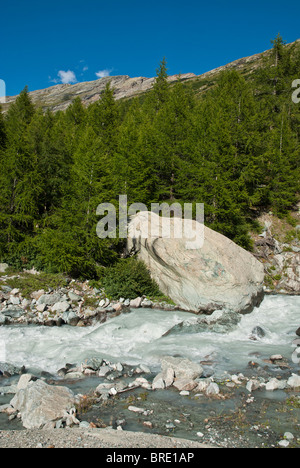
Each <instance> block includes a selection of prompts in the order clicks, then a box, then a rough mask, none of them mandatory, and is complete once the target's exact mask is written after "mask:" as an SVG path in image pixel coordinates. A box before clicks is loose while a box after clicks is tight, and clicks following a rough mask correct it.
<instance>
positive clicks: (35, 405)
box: [10, 380, 75, 429]
mask: <svg viewBox="0 0 300 468" xmlns="http://www.w3.org/2000/svg"><path fill="white" fill-rule="evenodd" d="M22 387H23V386H22ZM74 402H75V397H74V394H73V393H72V391H71V390H69V389H68V388H66V387H58V386H57V387H56V386H52V385H48V384H46V383H45V382H43V381H42V380H38V381H36V382H29V383H28V384H27V385H26V386H24V387H23V388H20V389H19V390H18V391H17V393H16V395H15V396H14V398H13V399H12V400H11V402H10V404H11V406H12V407H13V408H15V409H16V410H17V411H19V412H20V413H21V417H22V423H23V426H24V427H25V428H26V429H39V428H41V427H43V426H45V425H46V424H48V423H50V422H52V421H57V420H59V419H61V418H63V417H64V416H65V412H66V411H68V410H70V409H71V408H72V407H73V406H74Z"/></svg>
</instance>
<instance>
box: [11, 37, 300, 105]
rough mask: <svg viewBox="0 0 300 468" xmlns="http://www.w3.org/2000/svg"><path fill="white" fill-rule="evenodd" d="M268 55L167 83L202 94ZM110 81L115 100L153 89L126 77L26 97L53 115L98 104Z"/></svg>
mask: <svg viewBox="0 0 300 468" xmlns="http://www.w3.org/2000/svg"><path fill="white" fill-rule="evenodd" d="M295 43H299V44H300V40H297V41H295ZM295 43H292V44H291V45H293V44H295ZM269 53H270V50H267V51H265V52H262V53H259V54H255V55H252V56H249V57H244V58H241V59H238V60H235V61H234V62H231V63H228V64H227V65H223V66H220V67H218V68H215V69H214V70H210V71H208V72H206V73H204V74H202V75H198V76H197V75H195V74H194V73H186V74H183V75H173V76H169V78H168V80H169V81H170V82H175V81H176V80H178V78H180V79H181V80H182V81H185V82H191V83H193V86H194V88H195V90H196V91H197V90H199V91H205V90H206V89H207V88H208V87H210V86H211V85H212V84H213V82H214V79H215V78H216V77H217V75H219V73H221V72H222V71H225V70H237V71H239V72H241V73H242V74H244V75H249V74H251V73H253V72H254V71H255V70H256V69H257V68H259V66H260V65H261V64H262V61H263V59H264V57H266V56H267V55H268V54H269ZM109 81H110V82H111V86H112V88H114V90H115V98H116V99H117V100H118V99H123V98H131V97H134V96H137V95H139V94H143V93H146V92H147V91H148V90H150V89H151V88H152V86H153V83H154V81H155V78H145V77H137V78H130V77H129V76H128V75H121V76H112V77H106V78H101V79H99V80H95V81H89V82H83V83H76V84H74V85H70V84H59V85H55V86H51V87H50V88H46V89H42V90H37V91H32V92H30V93H29V95H30V97H31V99H32V102H33V103H34V104H35V105H38V106H41V107H42V108H43V109H44V110H47V109H50V110H52V111H54V112H56V111H59V110H61V111H63V110H65V109H67V108H68V107H69V105H70V104H71V102H72V101H73V100H74V99H75V98H76V97H80V98H81V100H82V102H83V103H84V105H86V106H88V105H89V104H91V103H93V102H95V101H97V100H99V99H100V97H101V94H102V93H103V91H104V89H105V86H106V84H107V83H108V82H109ZM16 98H17V96H12V97H7V102H6V104H4V105H3V109H4V111H5V110H7V108H8V107H9V105H10V104H11V103H12V102H14V101H15V100H16Z"/></svg>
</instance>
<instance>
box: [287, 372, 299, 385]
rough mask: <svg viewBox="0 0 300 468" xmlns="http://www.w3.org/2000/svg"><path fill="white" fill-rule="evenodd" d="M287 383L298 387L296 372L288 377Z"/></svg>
mask: <svg viewBox="0 0 300 468" xmlns="http://www.w3.org/2000/svg"><path fill="white" fill-rule="evenodd" d="M287 384H288V386H289V387H292V388H299V387H300V376H299V375H296V374H292V376H291V377H290V378H289V379H288V381H287Z"/></svg>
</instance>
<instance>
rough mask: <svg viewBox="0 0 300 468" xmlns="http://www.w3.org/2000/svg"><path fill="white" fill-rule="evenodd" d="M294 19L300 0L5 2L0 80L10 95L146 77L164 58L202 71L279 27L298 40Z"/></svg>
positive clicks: (258, 43)
mask: <svg viewBox="0 0 300 468" xmlns="http://www.w3.org/2000/svg"><path fill="white" fill-rule="evenodd" d="M299 21H300V2H299V0H290V1H289V2H284V1H282V0H280V1H279V0H273V1H270V0H260V1H257V0H252V1H248V2H246V3H245V2H243V1H242V0H239V1H235V0H234V1H220V0H214V1H212V0H205V1H202V0H198V1H196V0H180V1H178V0H160V1H157V0H152V1H151V2H144V1H143V0H139V1H137V0H128V1H125V0H122V1H121V0H113V1H112V0H105V1H103V0H80V1H79V0H59V1H58V0H51V1H47V0H44V1H43V0H26V1H25V0H5V1H2V2H1V5H0V39H1V60H0V79H2V80H5V82H6V87H7V94H8V95H14V94H17V93H19V92H20V91H21V90H22V89H23V88H24V86H25V85H28V86H29V90H31V91H33V90H36V89H41V88H46V87H49V86H52V85H54V84H55V83H61V82H72V81H73V82H74V81H75V80H77V81H91V80H95V79H97V76H98V77H101V76H105V75H108V74H110V75H111V76H112V75H129V76H132V77H134V76H148V77H150V76H154V75H155V72H156V68H157V66H158V64H159V62H160V60H161V59H162V58H163V57H164V56H165V57H166V59H167V62H168V69H169V70H168V72H169V74H176V73H188V72H193V73H195V74H197V75H199V74H201V73H204V72H206V71H208V70H211V69H213V68H216V67H218V66H221V65H225V64H226V63H228V62H231V61H233V60H236V59H238V58H241V57H245V56H248V55H252V54H255V53H258V52H262V51H264V50H266V49H269V48H270V40H271V39H272V38H274V37H275V36H276V35H277V34H278V32H280V33H281V35H282V37H283V38H284V39H285V40H286V41H287V42H292V41H294V40H296V39H298V38H300V28H299ZM96 73H98V75H96ZM299 73H300V70H299ZM299 78H300V76H299Z"/></svg>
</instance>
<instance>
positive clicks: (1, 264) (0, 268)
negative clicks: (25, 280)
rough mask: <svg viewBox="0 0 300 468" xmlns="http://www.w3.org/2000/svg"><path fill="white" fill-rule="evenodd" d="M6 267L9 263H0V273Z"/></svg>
mask: <svg viewBox="0 0 300 468" xmlns="http://www.w3.org/2000/svg"><path fill="white" fill-rule="evenodd" d="M8 268H9V265H8V264H7V263H0V273H5V272H6V270H7V269H8Z"/></svg>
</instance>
